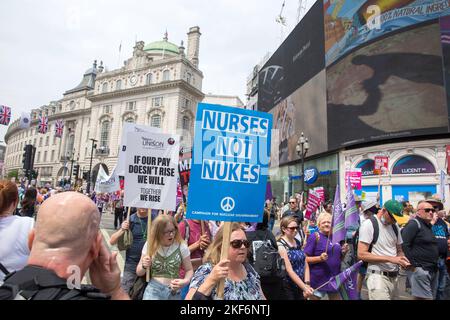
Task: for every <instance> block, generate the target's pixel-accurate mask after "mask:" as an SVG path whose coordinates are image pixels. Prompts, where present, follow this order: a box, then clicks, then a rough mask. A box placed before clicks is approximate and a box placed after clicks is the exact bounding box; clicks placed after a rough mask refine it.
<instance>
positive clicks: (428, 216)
mask: <svg viewBox="0 0 450 320" xmlns="http://www.w3.org/2000/svg"><path fill="white" fill-rule="evenodd" d="M435 212H436V209H435V208H434V207H433V204H432V203H430V202H429V201H428V200H422V201H419V203H418V204H417V216H418V217H419V218H421V219H423V220H425V221H426V222H429V223H431V220H433V216H434V213H435Z"/></svg>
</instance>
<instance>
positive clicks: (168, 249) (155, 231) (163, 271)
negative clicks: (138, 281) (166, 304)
mask: <svg viewBox="0 0 450 320" xmlns="http://www.w3.org/2000/svg"><path fill="white" fill-rule="evenodd" d="M149 243H150V255H147V243H146V244H145V245H144V247H143V249H142V256H141V260H140V261H139V264H138V266H137V268H136V274H137V275H138V276H143V275H145V273H146V269H147V268H150V274H151V280H150V282H149V283H148V284H147V287H146V288H145V292H144V297H143V300H180V299H181V295H180V291H181V288H183V287H184V286H187V285H188V284H189V282H190V281H191V278H192V274H193V271H192V263H191V258H190V255H191V252H190V251H189V248H188V246H187V245H186V243H185V242H184V241H183V240H182V239H181V236H180V232H179V231H178V226H177V224H176V222H175V218H174V217H172V216H170V215H159V216H158V217H157V218H156V219H155V221H153V222H152V229H151V232H150V238H149ZM181 265H182V266H183V269H184V270H185V274H184V278H183V279H180V278H179V277H180V267H181Z"/></svg>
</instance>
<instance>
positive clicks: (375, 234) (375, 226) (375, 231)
mask: <svg viewBox="0 0 450 320" xmlns="http://www.w3.org/2000/svg"><path fill="white" fill-rule="evenodd" d="M370 222H372V226H373V238H372V242H371V243H370V245H369V252H372V248H373V246H374V245H375V243H377V241H378V235H379V234H380V227H379V226H378V221H377V218H376V217H375V216H374V215H372V216H371V217H370Z"/></svg>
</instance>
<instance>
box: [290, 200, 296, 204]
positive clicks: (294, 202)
mask: <svg viewBox="0 0 450 320" xmlns="http://www.w3.org/2000/svg"><path fill="white" fill-rule="evenodd" d="M289 203H293V204H296V203H297V202H296V201H289Z"/></svg>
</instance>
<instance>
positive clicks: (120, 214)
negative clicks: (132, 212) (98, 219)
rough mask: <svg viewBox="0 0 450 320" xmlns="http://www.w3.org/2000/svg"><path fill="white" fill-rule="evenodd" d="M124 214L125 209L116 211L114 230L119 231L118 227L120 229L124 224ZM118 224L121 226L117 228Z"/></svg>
mask: <svg viewBox="0 0 450 320" xmlns="http://www.w3.org/2000/svg"><path fill="white" fill-rule="evenodd" d="M124 214H125V210H124V209H123V208H116V209H114V229H117V227H119V228H120V226H122V222H123V220H124ZM117 222H118V223H117ZM117 224H119V225H118V226H117Z"/></svg>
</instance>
